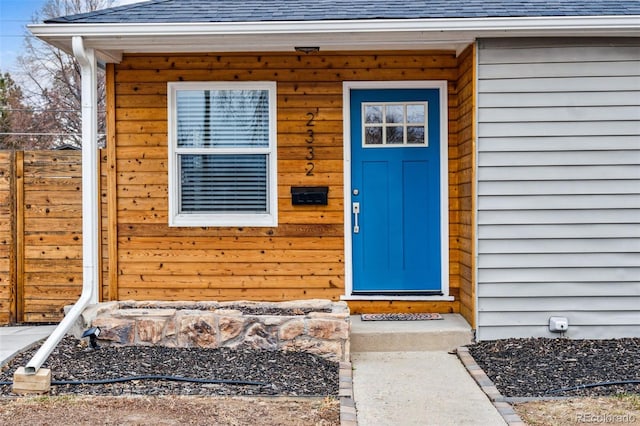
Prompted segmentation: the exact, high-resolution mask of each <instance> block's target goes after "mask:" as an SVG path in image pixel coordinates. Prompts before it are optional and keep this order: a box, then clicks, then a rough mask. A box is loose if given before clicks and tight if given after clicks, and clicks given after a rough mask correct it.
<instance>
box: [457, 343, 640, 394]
mask: <svg viewBox="0 0 640 426" xmlns="http://www.w3.org/2000/svg"><path fill="white" fill-rule="evenodd" d="M469 352H471V355H472V356H473V358H474V359H475V361H476V362H477V363H478V365H479V366H480V367H481V368H482V369H483V370H484V372H485V373H486V374H487V376H489V378H490V379H491V380H492V381H493V382H494V383H495V385H496V387H497V388H498V390H499V391H500V393H501V394H502V395H503V396H506V397H539V396H605V395H615V394H621V393H637V394H640V385H639V384H627V385H617V386H599V387H593V388H586V389H579V390H572V391H564V392H557V393H554V392H551V391H553V390H556V389H563V388H572V387H576V386H580V385H588V384H592V383H601V382H616V381H628V380H640V339H638V338H635V339H611V340H569V339H563V338H558V339H543V338H539V339H505V340H496V341H488V342H480V343H477V344H474V345H471V346H469Z"/></svg>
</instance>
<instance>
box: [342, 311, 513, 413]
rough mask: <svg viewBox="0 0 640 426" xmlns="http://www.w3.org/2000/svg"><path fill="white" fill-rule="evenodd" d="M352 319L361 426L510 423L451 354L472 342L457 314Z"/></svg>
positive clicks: (356, 393) (357, 402)
mask: <svg viewBox="0 0 640 426" xmlns="http://www.w3.org/2000/svg"><path fill="white" fill-rule="evenodd" d="M351 318H352V340H351V345H352V353H351V361H352V366H353V396H354V399H355V403H356V412H357V418H358V424H359V426H386V425H389V426H396V425H403V426H410V425H421V426H423V425H437V426H446V425H455V426H458V425H478V426H480V425H481V426H494V425H496V426H498V425H506V424H507V423H506V422H505V421H504V419H503V417H502V415H501V414H500V413H499V412H498V410H497V409H496V408H495V406H494V405H493V403H492V402H491V401H490V400H489V398H488V397H487V396H486V394H485V393H484V392H483V391H482V390H481V389H480V387H479V386H478V385H477V384H476V382H475V380H474V379H473V378H472V377H471V376H470V375H469V373H468V372H467V370H466V369H465V367H464V365H463V364H462V363H461V362H460V360H459V359H458V357H457V356H456V355H455V354H452V353H449V352H450V351H451V350H452V349H454V348H456V347H458V346H461V345H464V344H467V343H470V341H471V330H470V327H469V325H468V324H467V323H466V321H464V319H462V318H461V317H460V316H459V315H445V319H444V320H434V321H389V322H362V321H360V318H359V316H352V317H351ZM398 348H401V350H398Z"/></svg>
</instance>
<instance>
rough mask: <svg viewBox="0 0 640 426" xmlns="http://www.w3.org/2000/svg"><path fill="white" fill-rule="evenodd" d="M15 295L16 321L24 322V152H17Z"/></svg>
mask: <svg viewBox="0 0 640 426" xmlns="http://www.w3.org/2000/svg"><path fill="white" fill-rule="evenodd" d="M14 188H15V189H14V191H15V193H14V197H13V198H14V200H15V204H14V206H15V208H14V214H15V217H14V223H15V230H16V231H15V234H14V235H15V236H14V243H15V249H14V253H15V265H16V266H15V274H16V275H15V289H16V291H15V295H16V321H17V322H23V321H24V237H25V235H24V151H16V152H15V186H14Z"/></svg>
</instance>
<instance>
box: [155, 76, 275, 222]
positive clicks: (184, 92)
mask: <svg viewBox="0 0 640 426" xmlns="http://www.w3.org/2000/svg"><path fill="white" fill-rule="evenodd" d="M167 94H168V118H169V226H276V225H277V223H278V214H277V213H278V212H277V205H278V203H277V201H278V198H277V182H276V177H277V171H276V164H277V161H276V83H275V82H171V83H168V86H167Z"/></svg>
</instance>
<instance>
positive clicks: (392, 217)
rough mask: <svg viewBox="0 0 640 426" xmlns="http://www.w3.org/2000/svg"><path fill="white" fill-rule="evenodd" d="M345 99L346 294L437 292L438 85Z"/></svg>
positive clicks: (356, 93) (361, 92)
mask: <svg viewBox="0 0 640 426" xmlns="http://www.w3.org/2000/svg"><path fill="white" fill-rule="evenodd" d="M350 99H351V100H350V103H351V105H350V108H351V111H350V114H351V206H350V208H351V214H352V217H351V219H352V229H351V238H352V256H353V258H352V270H353V293H354V294H358V293H360V294H376V293H380V294H390V293H391V294H403V293H407V294H416V293H418V294H442V293H441V289H442V287H441V285H442V284H441V270H442V266H441V259H442V258H441V232H440V229H441V226H440V224H441V217H440V215H441V213H440V211H441V210H440V208H441V205H440V203H441V200H440V132H442V131H446V129H441V128H440V108H441V105H440V89H376V90H370V89H366V90H365V89H360V90H355V89H354V90H352V91H351V97H350Z"/></svg>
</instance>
